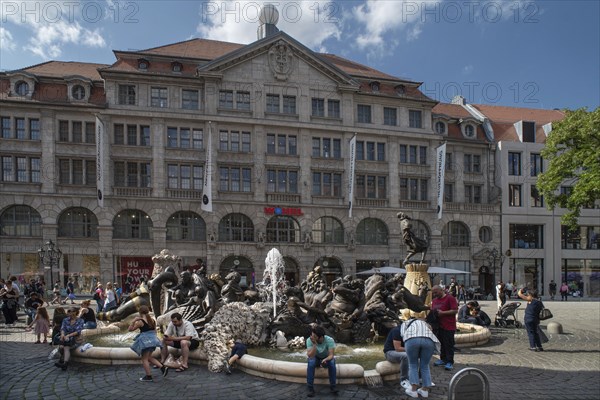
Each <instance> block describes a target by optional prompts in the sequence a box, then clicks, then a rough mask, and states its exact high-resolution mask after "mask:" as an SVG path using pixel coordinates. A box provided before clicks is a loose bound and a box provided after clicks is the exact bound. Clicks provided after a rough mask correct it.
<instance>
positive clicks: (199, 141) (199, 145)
mask: <svg viewBox="0 0 600 400" xmlns="http://www.w3.org/2000/svg"><path fill="white" fill-rule="evenodd" d="M192 147H193V148H194V149H203V148H204V132H203V131H202V129H194V130H192Z"/></svg>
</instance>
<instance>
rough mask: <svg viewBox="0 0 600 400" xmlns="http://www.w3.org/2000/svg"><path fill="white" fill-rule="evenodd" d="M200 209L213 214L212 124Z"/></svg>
mask: <svg viewBox="0 0 600 400" xmlns="http://www.w3.org/2000/svg"><path fill="white" fill-rule="evenodd" d="M200 208H201V209H202V210H204V211H206V212H212V210H213V205H212V123H211V122H209V123H208V143H207V144H206V164H204V188H203V189H202V204H201V205H200Z"/></svg>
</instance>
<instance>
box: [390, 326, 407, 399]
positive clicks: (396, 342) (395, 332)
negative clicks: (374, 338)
mask: <svg viewBox="0 0 600 400" xmlns="http://www.w3.org/2000/svg"><path fill="white" fill-rule="evenodd" d="M401 327H402V325H398V326H396V327H395V328H392V330H391V331H390V332H389V333H388V335H387V338H386V339H385V344H384V345H383V354H385V359H386V360H387V361H389V362H391V363H392V364H400V386H402V387H403V388H404V389H408V388H409V387H411V385H410V381H409V380H408V356H407V355H406V349H405V348H404V339H403V338H402V334H401V333H400V328H401Z"/></svg>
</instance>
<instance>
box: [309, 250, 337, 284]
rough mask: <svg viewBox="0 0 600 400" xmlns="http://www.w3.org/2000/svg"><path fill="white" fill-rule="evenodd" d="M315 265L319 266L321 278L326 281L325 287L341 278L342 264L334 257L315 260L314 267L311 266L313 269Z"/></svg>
mask: <svg viewBox="0 0 600 400" xmlns="http://www.w3.org/2000/svg"><path fill="white" fill-rule="evenodd" d="M317 265H320V266H321V270H322V271H323V276H324V277H325V280H326V281H327V286H331V282H333V280H334V279H336V278H341V277H342V276H343V274H344V270H343V268H342V262H341V261H340V260H339V259H337V258H335V257H321V258H319V259H318V260H317V262H316V263H315V265H313V268H314V267H316V266H317Z"/></svg>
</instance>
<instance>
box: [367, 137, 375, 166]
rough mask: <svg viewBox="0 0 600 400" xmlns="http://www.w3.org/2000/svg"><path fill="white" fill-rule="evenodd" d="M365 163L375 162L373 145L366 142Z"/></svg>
mask: <svg viewBox="0 0 600 400" xmlns="http://www.w3.org/2000/svg"><path fill="white" fill-rule="evenodd" d="M367 161H375V143H374V142H367Z"/></svg>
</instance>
